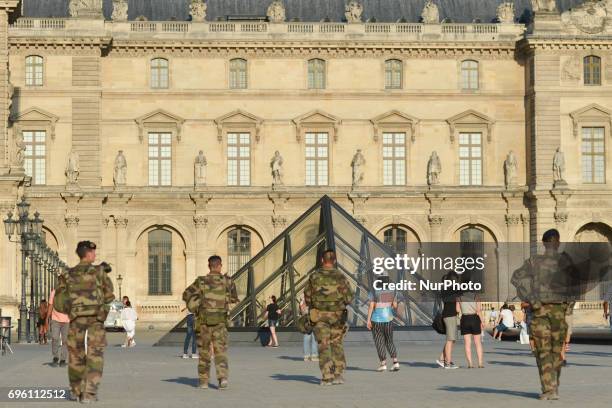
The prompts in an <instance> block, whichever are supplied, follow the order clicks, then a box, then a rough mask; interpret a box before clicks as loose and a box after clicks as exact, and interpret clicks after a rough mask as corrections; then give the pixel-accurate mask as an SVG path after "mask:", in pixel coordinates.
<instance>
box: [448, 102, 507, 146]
mask: <svg viewBox="0 0 612 408" xmlns="http://www.w3.org/2000/svg"><path fill="white" fill-rule="evenodd" d="M446 122H447V123H448V126H449V128H450V140H451V143H453V142H454V141H455V135H456V132H457V131H458V130H461V129H462V128H464V129H471V128H476V127H481V128H483V130H485V131H486V137H487V141H488V142H490V141H491V139H492V137H493V125H494V124H495V121H494V120H493V119H491V118H490V117H488V116H487V115H485V114H484V113H480V112H477V111H475V110H472V109H470V110H467V111H465V112H462V113H460V114H458V115H455V116H453V117H451V118H449V119H447V120H446Z"/></svg>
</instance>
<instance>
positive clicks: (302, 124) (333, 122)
mask: <svg viewBox="0 0 612 408" xmlns="http://www.w3.org/2000/svg"><path fill="white" fill-rule="evenodd" d="M340 123H341V121H340V119H338V118H337V117H335V116H334V115H331V114H329V113H326V112H323V111H320V110H314V111H310V112H308V113H306V114H304V115H302V116H299V117H297V118H295V119H293V124H294V125H295V131H296V133H295V138H296V140H297V141H298V142H299V141H301V140H302V136H303V133H304V131H305V130H308V129H311V130H316V129H321V130H324V129H326V130H329V131H331V133H332V137H333V138H334V141H335V142H337V141H338V125H339V124H340Z"/></svg>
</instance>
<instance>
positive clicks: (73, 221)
mask: <svg viewBox="0 0 612 408" xmlns="http://www.w3.org/2000/svg"><path fill="white" fill-rule="evenodd" d="M64 221H65V222H66V252H67V254H66V255H67V256H66V258H67V262H68V265H70V266H72V265H76V264H77V263H78V262H79V257H78V256H77V254H76V252H75V251H76V246H77V243H78V242H79V234H78V228H79V221H80V220H79V217H78V216H76V215H73V214H68V215H66V216H65V217H64Z"/></svg>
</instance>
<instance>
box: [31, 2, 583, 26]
mask: <svg viewBox="0 0 612 408" xmlns="http://www.w3.org/2000/svg"><path fill="white" fill-rule="evenodd" d="M425 1H426V0H361V3H362V4H363V6H364V13H363V20H364V21H365V20H368V19H370V18H372V17H374V18H376V21H378V22H396V21H397V20H399V19H400V18H404V19H406V21H408V22H418V21H419V18H420V15H421V11H422V10H423V5H424V4H425ZM504 1H505V0H434V2H435V3H436V4H437V5H438V7H439V10H440V19H441V20H442V19H444V18H451V19H452V21H453V22H457V23H469V22H473V21H474V20H475V19H479V20H480V21H481V22H483V23H486V22H491V21H492V20H493V19H494V18H495V12H496V9H497V6H498V5H499V4H500V3H502V2H504ZM271 2H272V0H207V3H208V10H207V17H206V19H207V20H208V21H214V20H216V19H217V18H223V19H224V18H225V17H226V16H227V15H259V16H265V14H266V9H267V8H268V5H269V4H270V3H271ZM346 2H347V0H284V3H285V8H286V14H287V20H292V19H299V21H313V22H316V21H321V20H322V19H325V18H329V20H330V21H344V20H345V19H344V4H345V3H346ZM583 2H584V0H557V5H558V8H559V9H560V10H561V11H565V10H567V9H569V8H570V7H573V6H576V5H578V4H581V3H583ZM68 3H69V0H23V16H24V17H66V16H68ZM128 3H129V9H128V10H129V16H128V18H129V19H130V20H134V19H136V18H137V17H138V16H141V15H142V16H145V17H146V18H147V19H148V20H151V21H167V20H179V21H183V20H188V19H189V3H190V0H128ZM514 5H515V15H516V19H517V21H518V22H521V23H528V22H529V21H530V19H531V15H532V13H531V1H530V0H514ZM111 13H112V0H104V15H105V17H106V18H107V19H110V15H111Z"/></svg>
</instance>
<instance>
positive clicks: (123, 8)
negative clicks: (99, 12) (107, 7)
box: [111, 0, 128, 21]
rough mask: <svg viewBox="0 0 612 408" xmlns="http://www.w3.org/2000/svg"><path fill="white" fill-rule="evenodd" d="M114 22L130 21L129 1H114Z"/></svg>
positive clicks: (112, 16) (112, 17)
mask: <svg viewBox="0 0 612 408" xmlns="http://www.w3.org/2000/svg"><path fill="white" fill-rule="evenodd" d="M111 19H112V20H113V21H127V19H128V0H113V14H112V15H111Z"/></svg>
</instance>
